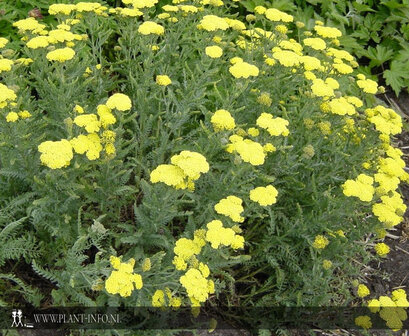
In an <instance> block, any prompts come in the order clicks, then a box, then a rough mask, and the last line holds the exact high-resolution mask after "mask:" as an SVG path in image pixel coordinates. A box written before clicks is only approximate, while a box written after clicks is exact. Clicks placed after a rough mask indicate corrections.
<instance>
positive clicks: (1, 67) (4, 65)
mask: <svg viewBox="0 0 409 336" xmlns="http://www.w3.org/2000/svg"><path fill="white" fill-rule="evenodd" d="M13 64H14V61H12V60H9V59H7V58H2V59H1V58H0V74H1V73H2V72H3V71H10V70H11V66H12V65H13Z"/></svg>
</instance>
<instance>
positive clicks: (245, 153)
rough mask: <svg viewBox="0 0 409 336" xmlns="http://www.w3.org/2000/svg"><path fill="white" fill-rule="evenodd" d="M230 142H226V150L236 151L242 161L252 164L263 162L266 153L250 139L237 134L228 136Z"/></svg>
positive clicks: (257, 164)
mask: <svg viewBox="0 0 409 336" xmlns="http://www.w3.org/2000/svg"><path fill="white" fill-rule="evenodd" d="M229 140H230V141H231V143H229V144H228V146H227V148H226V151H227V152H229V153H233V152H237V153H238V154H239V155H240V157H241V159H242V160H243V161H244V162H249V163H250V164H251V165H253V166H259V165H262V164H263V163H264V160H265V157H266V154H265V152H264V148H263V146H261V145H260V144H259V143H258V142H255V141H253V140H250V139H243V137H241V136H239V135H236V134H234V135H232V136H230V138H229Z"/></svg>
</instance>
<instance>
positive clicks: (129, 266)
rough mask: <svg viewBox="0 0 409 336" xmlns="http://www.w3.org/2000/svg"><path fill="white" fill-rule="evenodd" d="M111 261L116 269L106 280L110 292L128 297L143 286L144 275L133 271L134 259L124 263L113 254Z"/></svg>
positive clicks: (106, 287) (106, 286) (107, 289)
mask: <svg viewBox="0 0 409 336" xmlns="http://www.w3.org/2000/svg"><path fill="white" fill-rule="evenodd" d="M110 262H111V265H112V267H113V268H114V269H115V270H114V271H112V273H111V275H110V276H109V277H108V279H107V280H106V281H105V289H106V291H107V292H108V293H110V294H119V295H121V296H122V297H128V296H130V295H131V294H132V292H133V290H134V289H141V288H142V286H143V282H142V277H141V276H140V274H134V273H133V268H134V266H135V260H134V259H129V260H128V262H126V263H123V262H121V258H118V257H114V256H111V258H110Z"/></svg>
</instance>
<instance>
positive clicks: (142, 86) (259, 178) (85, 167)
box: [0, 0, 409, 326]
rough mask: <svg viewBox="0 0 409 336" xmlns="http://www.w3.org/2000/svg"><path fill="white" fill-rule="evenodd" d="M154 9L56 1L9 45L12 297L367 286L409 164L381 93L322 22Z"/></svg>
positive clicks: (112, 297) (319, 299) (160, 302)
mask: <svg viewBox="0 0 409 336" xmlns="http://www.w3.org/2000/svg"><path fill="white" fill-rule="evenodd" d="M155 4H156V1H155V0H135V1H130V0H124V1H123V5H124V7H121V8H119V7H118V8H113V7H109V6H106V5H104V4H101V3H94V2H86V3H84V2H79V3H77V4H53V5H51V6H50V7H49V9H48V11H49V14H50V15H51V16H52V17H53V20H54V21H50V22H55V24H54V23H50V24H49V25H47V24H46V23H44V22H42V21H41V20H37V19H35V18H32V17H31V18H27V19H22V20H18V21H16V22H14V23H13V26H14V29H16V31H17V32H18V34H19V36H20V37H21V41H20V42H19V43H18V44H17V43H14V44H9V41H8V40H7V39H6V38H1V39H0V48H2V49H1V52H2V58H1V59H0V79H1V84H0V108H1V114H2V115H1V120H0V160H1V161H0V162H1V167H0V183H1V187H2V188H1V192H0V202H1V212H0V223H1V230H2V231H1V232H0V240H1V242H2V244H1V245H0V267H1V274H0V288H1V289H2V291H1V292H2V295H1V303H2V305H13V304H15V303H17V302H27V303H30V304H32V305H34V306H50V305H54V306H66V305H85V306H103V305H111V306H115V305H119V304H121V305H125V306H130V307H131V306H152V305H153V306H155V307H159V306H169V307H173V308H177V307H180V306H192V309H193V312H197V310H198V307H200V306H204V305H206V304H209V303H211V304H217V303H220V302H223V303H225V304H228V305H239V306H274V305H291V306H318V305H331V304H332V305H345V304H347V303H350V302H351V299H353V298H354V297H356V294H358V296H361V297H365V296H366V295H365V294H366V291H365V288H363V287H362V286H361V287H357V288H355V287H354V283H353V281H352V280H353V279H357V278H359V276H360V271H361V267H362V266H361V265H362V263H363V264H365V263H367V262H369V260H370V259H372V258H383V257H387V254H388V246H387V245H385V244H384V243H382V239H383V238H384V237H385V234H386V232H387V231H386V230H387V229H390V228H392V227H394V226H396V225H398V224H399V223H400V222H401V221H402V216H403V213H404V212H405V210H406V206H405V205H404V203H403V201H402V198H401V195H400V193H399V184H400V183H401V181H402V182H407V181H408V177H409V175H408V173H407V172H405V170H404V167H405V163H404V161H403V160H402V158H401V157H402V155H403V154H402V152H401V151H400V150H399V149H397V148H395V147H394V146H393V145H394V137H395V136H396V135H398V134H399V133H400V132H401V129H402V118H401V117H400V115H398V114H397V113H396V112H395V111H393V110H392V109H390V108H388V107H386V106H384V105H383V104H382V102H380V101H378V100H377V98H376V97H375V94H376V93H378V92H379V91H381V90H382V87H378V84H377V83H376V82H375V81H373V80H371V79H369V78H366V76H365V75H363V74H358V73H357V72H356V70H354V69H356V67H357V66H358V63H357V62H356V60H355V58H354V57H353V56H352V55H351V54H350V53H348V52H347V51H345V50H343V49H342V48H340V47H339V39H340V38H342V33H341V31H340V30H338V29H337V28H333V27H328V26H324V25H323V23H322V22H320V21H316V22H315V24H314V26H313V27H311V29H309V28H308V27H306V26H305V25H304V24H302V23H301V22H298V21H295V20H294V17H293V16H291V15H289V14H287V13H285V12H282V11H280V10H277V9H275V8H265V7H262V6H258V7H257V8H255V15H253V16H251V17H247V19H246V20H245V21H244V20H242V21H240V20H238V19H237V18H235V17H234V16H232V15H230V14H229V13H230V11H229V10H230V7H232V6H235V3H234V2H230V1H226V2H225V3H223V2H222V1H207V0H204V1H201V2H189V1H185V2H180V1H179V0H174V1H173V3H172V4H168V5H163V6H155ZM223 4H224V6H222V5H223ZM288 34H293V35H294V36H298V40H297V41H296V40H294V39H291V38H289V37H288ZM368 239H369V244H368V243H367V240H368ZM365 242H366V243H365ZM357 260H359V262H357ZM10 285H12V286H11V287H10ZM10 288H11V289H10ZM395 296H396V297H400V298H402V297H403V294H402V293H400V292H399V293H398V294H396V295H395ZM391 300H392V299H391ZM405 300H406V299H405ZM401 303H402V302H401ZM365 321H366V320H365ZM365 321H364V322H365ZM361 322H362V321H361ZM366 322H367V321H366ZM360 324H361V325H363V324H364V323H360ZM365 325H367V324H365ZM394 326H396V324H395V325H394Z"/></svg>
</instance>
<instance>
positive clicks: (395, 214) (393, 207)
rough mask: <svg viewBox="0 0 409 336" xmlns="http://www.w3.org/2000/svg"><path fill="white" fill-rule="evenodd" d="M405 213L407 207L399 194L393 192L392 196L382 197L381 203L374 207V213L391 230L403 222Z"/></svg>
mask: <svg viewBox="0 0 409 336" xmlns="http://www.w3.org/2000/svg"><path fill="white" fill-rule="evenodd" d="M405 211H406V205H405V204H404V203H403V200H402V197H401V196H400V194H398V193H397V192H393V193H392V196H388V195H384V196H381V202H380V203H376V204H374V205H373V206H372V212H373V213H374V215H375V216H376V217H377V218H378V219H379V221H380V222H382V223H383V224H384V225H385V227H386V228H391V227H393V226H395V225H398V224H399V223H400V222H402V220H403V214H404V213H405Z"/></svg>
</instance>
